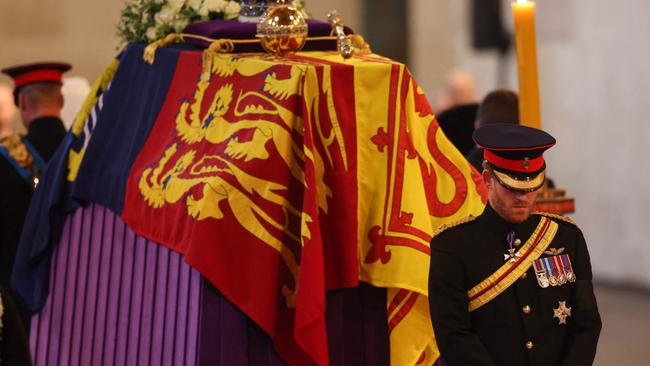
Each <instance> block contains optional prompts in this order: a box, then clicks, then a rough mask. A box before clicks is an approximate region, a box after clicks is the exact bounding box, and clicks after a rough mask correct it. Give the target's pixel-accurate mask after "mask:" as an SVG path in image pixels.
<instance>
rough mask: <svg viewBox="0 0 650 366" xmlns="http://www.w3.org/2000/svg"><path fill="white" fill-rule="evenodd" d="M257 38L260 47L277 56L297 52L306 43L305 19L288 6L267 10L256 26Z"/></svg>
mask: <svg viewBox="0 0 650 366" xmlns="http://www.w3.org/2000/svg"><path fill="white" fill-rule="evenodd" d="M257 37H258V38H259V39H260V43H261V44H262V47H264V49H265V50H266V51H267V52H269V53H273V54H275V55H278V56H283V55H285V54H287V53H289V52H297V51H300V49H301V48H302V47H303V46H304V45H305V42H306V41H307V22H306V21H305V17H304V16H303V15H302V14H301V13H300V11H298V10H296V8H294V7H291V6H289V5H279V6H276V7H273V8H271V9H269V10H268V11H267V12H266V13H264V15H263V16H262V17H261V18H260V22H259V23H258V24H257Z"/></svg>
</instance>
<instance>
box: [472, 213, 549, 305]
mask: <svg viewBox="0 0 650 366" xmlns="http://www.w3.org/2000/svg"><path fill="white" fill-rule="evenodd" d="M557 229H558V224H557V223H556V222H554V221H552V220H550V219H548V218H546V217H542V218H541V220H540V221H539V224H538V225H537V227H536V228H535V231H534V232H533V234H532V235H531V236H530V238H529V239H528V240H527V241H526V243H525V244H524V245H523V246H522V247H521V248H520V249H519V251H518V252H517V253H518V254H520V257H519V258H518V259H517V261H516V262H515V263H511V262H510V261H507V262H506V263H504V264H503V266H501V267H500V268H499V269H498V270H497V271H496V272H494V273H493V274H492V275H491V276H490V277H488V278H486V279H485V280H483V281H482V282H481V283H479V284H478V285H476V286H474V287H473V288H472V289H471V290H469V291H467V296H468V298H469V311H474V310H476V309H478V308H480V307H481V306H483V305H485V304H487V303H488V302H490V301H491V300H492V299H494V298H495V297H497V296H498V295H499V294H501V293H502V292H503V291H505V290H506V289H507V288H508V287H510V286H511V285H512V284H513V283H515V281H517V280H518V279H519V277H521V276H522V275H523V274H524V272H526V271H527V270H528V268H530V266H532V265H533V262H534V261H535V260H536V259H537V258H539V257H540V256H541V255H542V253H544V251H545V250H546V248H548V246H549V244H551V241H553V238H554V237H555V234H556V233H557Z"/></svg>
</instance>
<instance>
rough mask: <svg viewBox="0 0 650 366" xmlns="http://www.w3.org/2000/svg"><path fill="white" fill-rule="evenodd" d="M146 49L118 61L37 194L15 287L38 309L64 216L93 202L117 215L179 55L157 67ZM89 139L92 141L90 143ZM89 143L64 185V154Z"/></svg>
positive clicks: (171, 52) (169, 51)
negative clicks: (83, 123) (84, 121)
mask: <svg viewBox="0 0 650 366" xmlns="http://www.w3.org/2000/svg"><path fill="white" fill-rule="evenodd" d="M144 47H145V45H143V44H132V45H130V46H129V47H128V48H127V49H126V50H125V51H124V52H123V53H122V54H121V56H120V64H119V67H118V69H117V71H116V73H115V76H114V78H113V81H112V82H111V86H110V88H108V89H107V90H106V91H105V93H104V94H103V95H102V97H101V98H99V100H98V103H97V105H96V106H95V107H94V109H93V111H92V112H91V116H89V118H88V120H87V122H88V124H87V125H86V128H85V129H84V132H83V133H82V134H81V135H80V136H79V137H77V136H75V135H73V134H72V132H68V135H67V136H66V138H65V140H64V142H63V143H62V144H61V146H59V149H58V150H57V152H56V153H55V155H54V156H53V157H52V159H51V160H50V163H49V166H48V168H47V169H46V171H45V173H44V174H43V176H42V180H41V184H39V187H38V189H37V190H36V192H35V193H34V196H33V199H32V204H31V206H30V209H29V212H28V214H27V217H26V219H25V224H24V229H23V233H22V236H21V241H20V246H19V248H18V253H17V256H16V262H15V265H14V272H13V277H12V286H13V287H14V289H15V291H16V293H17V294H18V296H19V297H20V298H21V299H22V300H23V303H24V305H25V306H26V307H27V308H28V309H30V310H31V311H34V312H36V311H38V310H39V309H40V308H41V307H42V305H43V304H44V303H45V300H46V298H47V293H48V288H47V287H48V278H49V271H50V256H51V253H52V249H53V247H54V245H56V244H58V243H55V242H53V240H58V239H59V238H60V234H61V230H62V228H63V220H64V218H65V215H66V214H67V213H69V212H72V211H74V210H75V209H76V208H78V207H79V205H84V204H87V203H88V202H97V203H100V204H102V205H103V206H106V207H108V208H110V209H111V210H112V211H113V212H115V213H116V214H118V215H119V214H121V212H122V208H123V205H124V195H125V192H126V181H127V178H128V176H129V172H130V170H131V166H132V164H133V162H134V161H135V159H136V157H137V156H138V154H139V153H140V149H141V148H142V146H143V145H144V143H145V141H146V139H147V137H148V135H149V132H150V131H151V128H152V127H153V124H154V122H155V120H156V118H157V116H158V112H159V110H160V108H161V107H162V105H163V103H164V101H165V96H166V95H167V90H168V88H169V85H170V84H171V80H172V78H173V76H174V73H175V70H176V62H177V61H178V56H179V54H180V52H179V51H178V49H174V48H165V49H159V50H158V51H157V52H156V62H155V63H154V64H153V65H149V64H147V63H146V62H144V61H143V59H142V55H143V52H144ZM91 136H92V138H91ZM83 146H86V152H85V155H84V158H83V161H82V163H81V165H80V167H79V172H78V174H77V179H76V180H75V181H74V182H72V183H69V182H68V181H67V175H68V155H69V150H70V149H74V150H75V151H79V150H80V149H81V148H82V147H83Z"/></svg>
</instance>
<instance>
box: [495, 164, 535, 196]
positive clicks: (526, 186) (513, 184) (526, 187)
mask: <svg viewBox="0 0 650 366" xmlns="http://www.w3.org/2000/svg"><path fill="white" fill-rule="evenodd" d="M492 173H493V174H494V177H495V178H496V179H497V180H498V181H499V183H501V184H502V185H504V186H505V187H506V188H510V189H512V190H515V191H524V192H532V191H535V190H537V189H539V188H540V187H541V186H542V184H544V179H546V175H545V174H544V171H542V172H541V173H539V174H537V176H536V177H535V178H532V179H527V180H517V179H514V178H512V177H511V176H509V175H507V174H505V173H501V172H499V171H496V170H494V169H492Z"/></svg>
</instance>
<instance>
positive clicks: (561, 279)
mask: <svg viewBox="0 0 650 366" xmlns="http://www.w3.org/2000/svg"><path fill="white" fill-rule="evenodd" d="M473 137H474V140H475V141H476V143H477V144H478V145H479V146H481V147H483V148H484V158H485V162H484V164H483V168H484V169H483V180H484V181H485V184H486V185H487V187H488V190H489V203H488V205H487V206H486V207H485V210H484V211H483V213H482V214H481V215H480V216H478V217H476V218H473V217H468V218H466V219H464V220H461V221H460V222H458V223H455V224H451V225H448V226H446V227H442V228H440V229H439V230H438V231H437V232H436V234H435V235H434V237H433V239H432V240H431V267H430V272H429V307H430V311H431V320H432V323H433V328H434V331H435V334H436V340H437V342H438V347H439V349H440V352H441V354H442V358H443V359H444V360H445V361H446V362H447V364H448V365H449V366H471V365H501V366H518V365H544V366H550V365H571V366H580V365H591V364H592V363H593V360H594V356H595V353H596V345H597V342H598V336H599V334H600V328H601V321H600V315H599V314H598V307H597V305H596V299H595V296H594V293H593V286H592V282H591V264H590V260H589V253H588V251H587V245H586V243H585V239H584V237H583V235H582V232H581V231H580V229H579V228H578V227H577V226H576V225H575V223H573V222H572V221H571V220H569V219H567V218H564V217H561V216H555V215H551V214H543V213H533V212H532V209H533V205H534V202H535V197H536V195H537V191H538V189H539V188H540V187H541V186H542V184H543V183H544V180H545V175H544V171H545V168H546V164H545V162H544V158H543V152H544V151H545V150H546V149H548V148H549V147H551V146H553V145H554V144H555V139H554V138H553V137H552V136H550V135H549V134H547V133H546V132H544V131H541V130H537V129H534V128H530V127H525V126H520V125H512V124H492V125H487V126H484V127H481V128H479V129H477V130H476V131H475V132H474V136H473Z"/></svg>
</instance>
